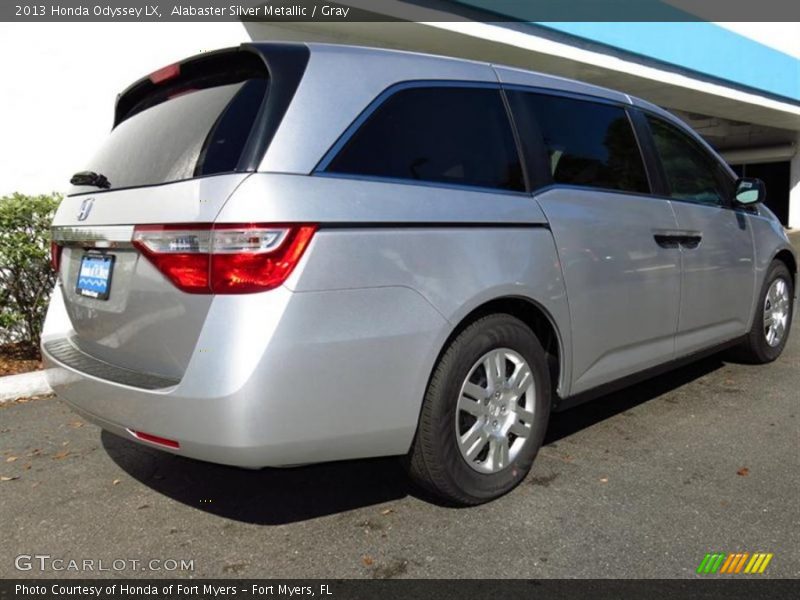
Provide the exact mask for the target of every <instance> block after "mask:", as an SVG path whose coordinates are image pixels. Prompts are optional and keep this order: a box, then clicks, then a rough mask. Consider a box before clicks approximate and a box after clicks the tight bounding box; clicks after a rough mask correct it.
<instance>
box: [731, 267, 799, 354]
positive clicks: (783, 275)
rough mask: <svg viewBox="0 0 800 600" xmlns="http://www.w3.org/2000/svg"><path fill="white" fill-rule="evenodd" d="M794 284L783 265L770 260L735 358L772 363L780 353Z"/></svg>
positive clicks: (789, 324)
mask: <svg viewBox="0 0 800 600" xmlns="http://www.w3.org/2000/svg"><path fill="white" fill-rule="evenodd" d="M793 301H794V286H793V285H792V276H791V274H790V273H789V269H787V268H786V265H785V264H783V263H782V262H780V261H777V260H776V261H773V263H772V264H771V265H770V267H769V270H768V271H767V276H766V278H765V279H764V285H763V286H762V288H761V295H760V296H759V301H758V304H757V312H756V315H755V317H754V318H753V326H752V328H751V329H750V332H749V333H748V334H747V338H746V339H745V341H744V343H743V344H742V345H741V347H739V348H737V357H738V358H740V359H742V360H744V361H746V362H750V363H756V364H762V363H768V362H772V361H773V360H775V359H776V358H778V357H779V356H780V355H781V352H783V348H784V346H786V340H787V338H788V337H789V330H790V328H791V325H792V322H791V321H792V308H793Z"/></svg>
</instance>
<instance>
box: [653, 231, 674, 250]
mask: <svg viewBox="0 0 800 600" xmlns="http://www.w3.org/2000/svg"><path fill="white" fill-rule="evenodd" d="M653 239H655V241H656V244H658V245H659V246H661V247H662V248H677V247H678V246H680V241H679V240H678V236H677V235H670V234H668V233H654V234H653Z"/></svg>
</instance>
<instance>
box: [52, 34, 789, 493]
mask: <svg viewBox="0 0 800 600" xmlns="http://www.w3.org/2000/svg"><path fill="white" fill-rule="evenodd" d="M72 183H73V185H74V187H73V188H72V190H71V194H70V195H69V196H68V197H67V198H66V199H65V200H64V201H63V202H62V204H61V206H60V208H59V210H58V213H57V215H56V216H55V220H54V224H53V261H54V265H55V267H56V269H57V270H58V273H59V279H58V284H57V286H56V289H55V291H54V294H53V297H52V300H51V303H50V309H49V312H48V315H47V321H46V325H45V330H44V335H43V352H44V356H45V360H46V363H47V366H48V371H47V372H48V376H49V379H50V383H51V385H52V387H53V389H54V390H55V391H56V392H57V393H58V395H59V396H61V397H62V398H64V399H66V400H67V401H68V402H69V403H70V404H71V405H72V406H74V408H75V409H76V410H77V411H79V412H80V413H81V414H83V415H85V416H86V418H88V419H89V420H91V421H93V422H95V423H97V424H99V425H100V426H101V427H102V428H104V429H106V430H108V431H111V432H114V433H116V434H118V435H121V436H123V437H126V438H129V439H131V440H134V441H138V442H139V443H142V444H146V445H150V446H153V447H157V448H162V449H164V450H166V451H168V452H173V453H176V454H180V455H183V456H187V457H193V458H198V459H202V460H206V461H211V462H216V463H223V464H229V465H239V466H243V467H251V468H257V467H264V466H289V465H299V464H307V463H313V462H319V461H333V460H341V459H351V458H357V457H368V456H380V455H404V456H405V457H406V458H405V461H406V464H407V466H408V470H409V472H410V474H411V476H412V477H413V479H414V480H415V481H417V482H418V483H419V484H421V485H422V486H424V487H425V488H427V489H428V490H430V491H432V492H434V493H436V494H438V495H439V496H441V497H443V498H445V499H447V500H449V501H451V502H454V503H460V504H476V503H480V502H484V501H487V500H489V499H492V498H495V497H497V496H498V495H500V494H503V493H505V492H507V491H508V490H510V489H511V488H513V487H514V486H515V485H516V484H518V483H519V482H520V480H521V479H522V478H523V477H525V475H526V473H527V472H528V471H529V469H530V467H531V463H532V461H533V459H534V456H535V455H536V453H537V451H538V449H539V446H540V445H541V443H542V439H543V436H544V433H545V428H546V427H547V422H548V417H549V414H550V411H551V410H554V409H563V408H565V407H567V406H570V405H574V404H575V403H577V402H579V401H581V400H582V399H586V398H588V396H589V394H590V393H594V394H595V395H597V394H598V393H599V392H600V391H603V390H607V389H609V388H610V386H612V385H619V384H620V383H625V382H630V381H631V380H632V379H634V378H637V377H641V376H642V375H643V374H650V373H652V372H653V371H654V370H655V369H657V368H664V367H668V366H673V365H675V364H677V363H678V362H679V361H681V360H684V359H687V358H692V357H696V356H698V355H699V354H700V353H703V352H708V351H710V350H716V349H719V348H721V347H723V346H725V345H737V346H738V351H739V353H740V354H741V355H742V356H743V357H744V358H746V359H748V360H750V361H753V362H759V363H765V362H768V361H771V360H774V359H775V358H777V357H778V356H779V355H780V353H781V351H782V349H783V347H784V345H785V344H786V339H787V336H788V334H789V328H790V324H791V316H792V308H793V304H794V299H795V298H794V294H795V292H794V290H795V284H796V277H797V261H796V258H795V255H794V253H793V250H792V248H791V246H790V244H789V242H788V240H787V237H786V235H785V233H784V231H783V229H782V227H781V225H780V223H779V222H778V221H777V219H776V218H775V216H774V215H773V214H772V213H771V212H770V211H769V210H768V209H767V208H765V206H764V205H763V204H762V202H761V201H762V200H763V199H764V194H765V191H764V189H763V184H762V183H761V182H760V181H758V180H753V179H739V180H737V179H736V178H735V176H734V174H733V173H732V171H731V170H730V169H729V168H728V167H727V166H726V165H725V163H724V162H723V161H722V160H721V159H720V157H719V156H718V155H717V154H715V152H714V151H713V150H712V149H711V148H710V147H709V146H708V145H707V144H706V143H705V142H704V141H703V140H702V139H701V138H700V137H698V136H697V135H696V134H695V133H693V132H692V131H691V130H690V129H689V128H687V126H686V125H684V124H683V123H682V122H680V121H679V120H678V119H676V118H674V117H673V116H671V115H670V114H669V113H667V112H666V111H664V110H662V109H660V108H658V107H656V106H653V105H652V104H649V103H647V102H644V101H642V100H638V99H636V98H631V97H630V96H628V95H626V94H623V93H620V92H615V91H612V90H607V89H603V88H598V87H595V86H591V85H585V84H582V83H578V82H575V81H570V80H566V79H561V78H558V77H550V76H546V75H542V74H538V73H532V72H527V71H522V70H518V69H513V68H507V67H501V66H496V65H492V64H487V63H479V62H469V61H464V60H455V59H451V58H443V57H435V56H427V55H420V54H413V53H406V52H396V51H385V50H375V49H365V48H357V47H343V46H334V45H324V44H268V43H251V44H245V45H243V46H241V47H239V48H235V49H229V50H222V51H219V52H212V53H207V54H201V55H199V56H195V57H193V58H189V59H187V60H185V61H183V62H180V63H178V64H173V65H170V66H168V67H165V68H163V69H161V70H159V71H156V72H155V73H153V74H151V75H150V76H148V77H145V78H143V79H141V80H140V81H137V82H136V83H134V84H133V85H132V86H130V87H129V88H128V89H127V90H125V91H124V92H123V93H122V94H121V95H120V96H119V98H118V100H117V105H116V114H115V122H114V127H113V129H112V131H111V133H110V135H109V136H108V138H107V140H106V141H105V143H104V144H103V145H102V146H101V147H100V148H99V150H98V151H97V154H96V155H95V156H94V158H93V159H91V161H90V162H89V163H88V164H87V165H85V170H84V171H82V172H80V173H77V174H76V175H75V176H74V177H73V179H72Z"/></svg>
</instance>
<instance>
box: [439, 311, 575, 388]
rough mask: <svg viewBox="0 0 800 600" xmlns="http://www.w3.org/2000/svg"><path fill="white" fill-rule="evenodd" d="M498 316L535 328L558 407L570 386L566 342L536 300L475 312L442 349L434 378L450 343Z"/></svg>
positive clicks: (466, 318)
mask: <svg viewBox="0 0 800 600" xmlns="http://www.w3.org/2000/svg"><path fill="white" fill-rule="evenodd" d="M498 313H504V314H509V315H511V316H513V317H516V318H518V319H519V320H520V321H522V322H523V323H525V324H526V325H527V326H528V327H530V328H531V330H532V331H533V332H534V334H535V335H536V337H537V338H538V340H539V342H540V343H541V344H542V347H543V348H544V351H545V354H546V355H547V364H548V367H549V370H550V381H551V383H552V385H553V392H554V393H553V401H554V403H556V402H557V401H558V398H559V397H560V394H561V393H562V392H563V391H564V389H565V386H566V384H567V380H566V377H567V375H568V373H567V372H566V371H567V369H566V368H565V357H566V354H565V352H566V349H565V345H564V340H563V339H562V336H561V332H560V330H559V328H558V326H557V324H556V321H555V319H554V318H553V316H552V315H551V314H550V313H549V311H548V310H547V309H546V308H544V307H543V306H542V305H541V304H539V303H538V302H536V301H535V300H533V299H532V298H527V297H523V296H501V297H497V298H493V299H491V300H487V301H485V302H483V303H482V304H480V305H478V306H477V307H475V308H473V309H472V310H471V311H470V312H469V313H467V314H466V315H465V316H464V317H462V318H461V320H460V321H458V323H456V325H455V326H454V327H453V328H452V330H451V331H450V334H449V335H448V336H447V338H446V339H445V341H444V343H443V344H442V346H441V348H440V349H439V353H438V355H437V356H436V360H435V361H434V363H433V367H432V369H431V374H432V373H433V369H435V368H436V365H437V364H438V362H439V359H440V358H441V356H442V354H444V352H446V351H447V348H448V347H449V346H450V343H451V342H452V341H453V340H454V339H455V338H456V337H457V336H458V335H459V334H460V333H461V332H462V331H463V330H464V329H466V328H467V327H468V326H469V325H471V324H472V323H474V322H475V321H477V320H478V319H480V318H482V317H485V316H487V315H490V314H498Z"/></svg>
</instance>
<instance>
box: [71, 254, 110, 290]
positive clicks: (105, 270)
mask: <svg viewBox="0 0 800 600" xmlns="http://www.w3.org/2000/svg"><path fill="white" fill-rule="evenodd" d="M113 271H114V256H113V255H111V254H84V255H83V256H82V257H81V269H80V272H79V273H78V284H77V287H76V288H75V291H76V292H77V293H78V295H79V296H88V297H89V298H95V299H96V300H108V295H109V293H110V291H111V274H112V272H113Z"/></svg>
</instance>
